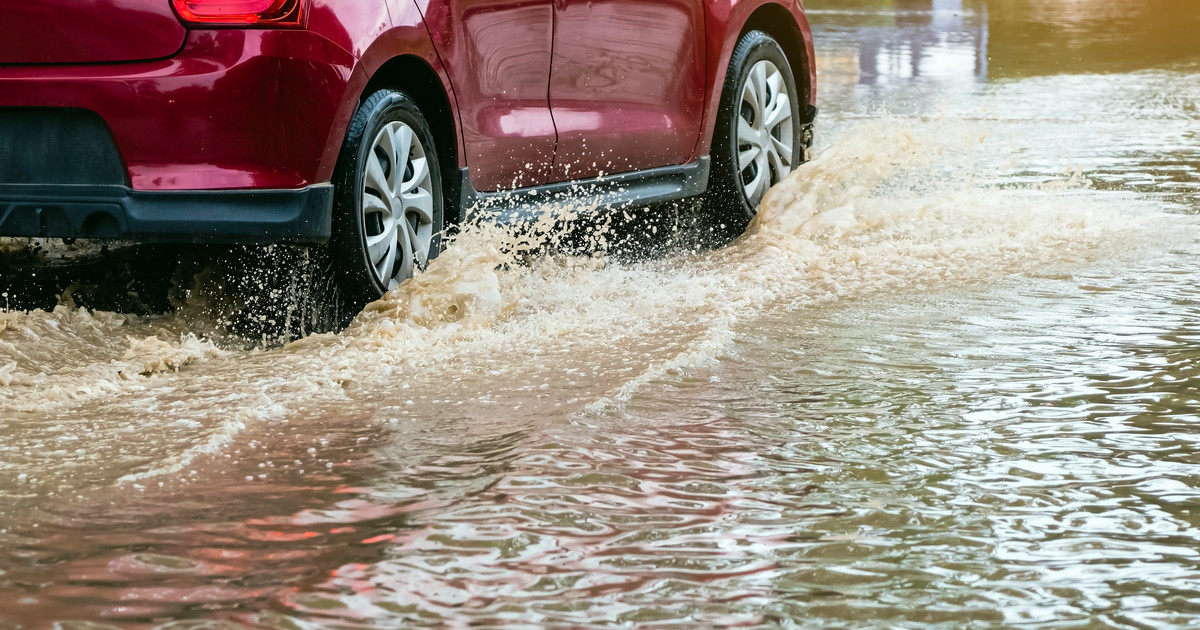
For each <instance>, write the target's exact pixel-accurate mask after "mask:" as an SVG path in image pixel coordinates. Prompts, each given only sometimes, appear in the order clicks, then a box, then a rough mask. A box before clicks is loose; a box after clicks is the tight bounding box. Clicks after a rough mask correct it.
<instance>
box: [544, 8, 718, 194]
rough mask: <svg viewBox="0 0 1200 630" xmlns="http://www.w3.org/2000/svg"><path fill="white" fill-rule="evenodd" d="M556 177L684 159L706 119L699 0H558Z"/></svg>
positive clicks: (553, 101)
mask: <svg viewBox="0 0 1200 630" xmlns="http://www.w3.org/2000/svg"><path fill="white" fill-rule="evenodd" d="M555 4H556V7H555V28H554V65H553V70H552V72H551V76H550V108H551V112H552V113H553V115H554V123H555V126H556V127H557V129H558V149H557V151H556V153H555V158H554V170H553V173H552V175H551V179H552V180H553V181H563V180H567V179H572V178H576V179H578V178H587V177H593V176H596V175H600V174H604V173H624V172H629V171H636V170H642V169H648V168H655V167H660V166H666V165H675V164H683V163H685V162H688V161H690V160H692V159H693V158H694V157H695V156H694V155H693V150H694V149H695V147H696V141H697V139H698V137H699V135H700V129H701V126H702V124H703V120H704V105H705V99H704V86H705V75H704V68H705V56H704V45H705V38H704V29H705V23H704V4H703V2H702V0H556V3H555Z"/></svg>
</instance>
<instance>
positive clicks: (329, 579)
mask: <svg viewBox="0 0 1200 630" xmlns="http://www.w3.org/2000/svg"><path fill="white" fill-rule="evenodd" d="M807 4H808V5H809V8H810V10H811V11H812V14H811V18H812V21H813V23H814V28H815V32H816V36H817V49H818V55H819V58H820V59H821V61H822V66H821V81H822V85H821V99H822V102H821V112H822V113H821V119H820V121H821V122H820V128H819V144H820V147H819V151H818V158H817V159H816V160H815V161H814V162H813V163H811V164H809V165H806V166H805V167H804V169H803V170H802V171H800V172H799V173H798V175H797V176H796V177H793V178H791V179H789V180H788V181H787V182H785V183H783V184H781V185H780V186H778V187H776V188H775V189H773V190H772V192H771V193H770V194H769V195H768V197H767V199H766V200H765V201H764V204H763V206H762V208H761V210H760V213H759V216H758V218H757V219H756V221H755V224H754V226H753V227H752V229H751V233H750V235H749V236H748V237H747V238H745V239H743V240H741V241H739V242H738V243H736V244H734V245H732V246H730V247H728V248H725V249H723V250H720V251H716V252H687V251H680V252H677V253H675V254H673V255H670V256H667V257H665V258H663V259H661V260H652V261H646V262H642V263H637V264H618V263H615V262H612V261H605V260H602V259H598V258H590V257H570V256H561V255H560V256H547V257H545V258H542V259H540V260H534V261H528V260H526V261H523V262H524V264H516V262H517V261H515V260H514V259H513V258H512V257H509V256H506V255H504V254H503V252H502V251H501V249H500V248H499V247H498V245H499V244H501V243H503V242H504V241H503V235H500V234H497V233H496V232H493V231H489V230H478V231H472V230H467V231H465V232H464V235H463V240H462V241H460V242H459V243H457V245H456V247H455V248H453V249H451V250H449V251H448V252H446V253H445V254H444V255H443V256H441V257H439V259H438V260H437V261H436V262H435V263H434V264H433V265H431V268H430V269H429V271H428V272H427V273H425V274H423V275H422V276H420V277H418V278H417V279H416V280H415V281H414V282H412V283H408V284H406V285H405V286H404V287H403V288H402V289H401V290H399V291H397V292H395V293H394V294H392V295H391V296H389V297H388V298H387V299H385V300H382V301H380V302H378V303H376V304H374V305H372V306H371V307H370V308H369V309H368V311H367V313H365V314H364V315H363V317H362V318H360V320H358V321H357V322H356V324H355V325H354V326H352V327H351V328H350V329H349V330H347V331H345V332H344V333H342V334H339V335H323V336H315V337H312V338H309V339H305V340H303V341H300V342H297V343H293V344H291V345H289V346H287V347H284V348H281V349H276V350H270V351H253V352H247V351H244V350H243V349H239V348H227V347H221V346H220V344H218V343H213V342H212V341H211V340H209V339H205V338H203V334H202V332H203V331H204V330H206V329H208V327H210V326H211V324H212V322H211V321H209V320H206V319H205V318H204V316H203V315H198V314H197V311H198V310H199V309H192V310H189V308H191V307H193V306H195V305H193V304H190V303H189V304H185V307H186V308H184V309H183V310H182V311H181V312H179V313H176V314H172V315H167V316H163V317H150V318H138V317H134V316H131V315H120V314H115V313H103V312H101V313H88V312H83V311H78V310H72V309H69V308H65V307H63V308H59V309H58V310H56V311H55V312H53V313H41V312H34V313H14V312H2V313H0V433H2V434H3V435H4V440H2V441H0V628H3V629H5V630H7V629H9V628H14V629H20V630H33V629H39V630H40V629H41V628H58V629H62V630H82V629H88V630H111V629H112V628H119V629H122V630H150V629H154V630H183V629H189V630H198V629H200V628H204V629H247V628H251V629H271V630H275V629H287V630H296V629H303V630H317V629H325V628H380V627H384V628H409V627H468V626H478V627H501V626H504V627H510V626H511V627H529V628H534V627H559V628H577V627H579V628H585V627H613V626H623V627H624V626H629V627H642V626H645V627H672V628H697V627H700V628H707V627H726V626H730V627H737V626H744V627H784V628H793V627H803V628H829V627H833V628H842V627H846V628H860V627H876V628H945V629H947V630H950V629H958V628H963V627H980V628H1009V627H1037V628H1120V629H1138V630H1141V629H1144V628H1163V627H1194V626H1195V625H1196V622H1197V619H1200V551H1198V550H1197V546H1196V540H1197V538H1198V537H1200V508H1198V506H1200V473H1197V468H1196V465H1197V464H1198V463H1200V439H1198V438H1197V435H1200V434H1198V433H1197V431H1196V428H1197V426H1198V424H1200V414H1198V413H1197V408H1198V406H1200V368H1198V367H1197V366H1198V365H1200V363H1198V362H1200V324H1197V322H1200V289H1197V287H1200V272H1198V271H1197V265H1196V260H1197V259H1200V238H1198V237H1200V223H1197V220H1196V217H1195V215H1196V214H1198V213H1200V143H1198V141H1200V113H1198V112H1200V110H1198V106H1200V65H1197V60H1196V51H1195V50H1191V49H1190V48H1189V47H1188V45H1189V43H1190V44H1194V41H1195V40H1194V39H1189V38H1184V39H1180V33H1181V32H1182V31H1181V29H1188V28H1192V25H1194V22H1195V19H1196V16H1198V15H1200V7H1195V8H1190V9H1189V7H1192V5H1190V4H1188V3H1181V2H1174V3H1169V2H1167V1H1166V0H1148V1H1146V2H1140V3H1135V2H1117V1H1108V0H1091V1H1088V2H1084V1H1081V0H1075V1H1072V0H1045V1H1033V0H1028V1H1026V0H992V1H989V2H986V3H985V2H982V1H971V0H964V1H963V2H961V4H960V3H959V2H957V1H956V0H927V1H925V2H917V1H894V2H888V1H883V0H836V1H835V0H828V1H825V2H820V1H818V0H810V2H808V3H807ZM1166 13H1169V14H1170V15H1171V16H1173V17H1170V18H1169V19H1168V17H1166V16H1165V14H1166ZM1189 37H1190V35H1189ZM1157 39H1163V40H1169V41H1156V40H1157ZM1122 47H1124V49H1125V50H1126V51H1128V50H1131V49H1132V50H1137V51H1142V52H1144V54H1138V55H1133V54H1129V53H1128V52H1127V53H1125V54H1123V55H1116V53H1114V51H1116V50H1120V49H1122ZM1083 53H1087V54H1083ZM1114 55H1115V56H1114ZM1084 57H1087V58H1086V59H1084Z"/></svg>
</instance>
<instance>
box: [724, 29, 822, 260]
mask: <svg viewBox="0 0 1200 630" xmlns="http://www.w3.org/2000/svg"><path fill="white" fill-rule="evenodd" d="M797 94H798V92H797V90H796V79H795V77H794V75H793V74H792V68H791V66H790V65H789V64H788V61H787V57H786V56H785V55H784V53H783V48H781V47H780V46H779V43H778V42H776V41H775V40H774V39H773V38H772V37H771V36H770V35H767V34H766V33H764V32H762V31H749V32H747V33H746V34H745V35H742V37H741V39H740V40H738V43H737V46H735V47H734V49H733V55H732V56H731V57H730V59H729V70H728V72H727V73H726V75H725V85H724V87H723V88H722V91H721V102H720V106H719V109H718V111H717V127H716V131H715V133H714V134H713V141H712V151H711V154H712V170H711V172H710V174H709V192H708V195H707V197H706V199H705V214H706V215H707V217H708V218H709V220H711V221H712V222H713V230H714V232H715V233H717V235H718V236H719V237H720V238H722V239H723V240H729V239H732V238H735V237H737V236H738V235H740V234H741V233H742V232H743V231H745V229H746V226H747V225H748V224H749V223H750V219H752V218H753V217H754V214H755V213H756V212H757V211H758V204H759V202H760V201H762V198H763V195H765V194H766V192H767V189H769V188H770V187H771V186H773V185H775V184H777V183H779V182H780V181H781V180H782V179H783V178H784V177H786V176H787V174H788V173H790V172H791V171H792V169H794V168H796V167H797V166H799V165H800V163H801V162H802V161H803V156H804V147H803V145H802V143H801V133H802V129H803V124H802V123H801V120H800V103H799V100H798V97H797ZM764 96H765V98H764ZM784 97H786V99H787V102H786V103H783V102H782V99H783V98H784ZM756 98H757V99H759V101H758V102H756V101H755V100H754V99H756ZM762 100H765V101H767V107H766V108H765V111H764V108H763V107H761V105H759V104H758V103H759V102H761V101H762ZM743 123H744V124H743ZM747 127H748V128H749V129H748V130H747ZM750 132H752V133H750ZM753 151H757V153H751V152H753ZM745 158H749V160H748V162H745V166H746V168H741V166H742V164H743V162H741V161H740V160H741V159H745Z"/></svg>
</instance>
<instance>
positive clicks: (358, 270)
mask: <svg viewBox="0 0 1200 630" xmlns="http://www.w3.org/2000/svg"><path fill="white" fill-rule="evenodd" d="M397 175H399V177H396V176H397ZM333 182H334V191H335V192H334V203H333V236H332V238H331V240H330V243H329V255H330V258H331V262H332V264H333V267H334V270H335V272H336V275H337V286H338V288H339V292H340V293H341V295H342V296H343V297H344V299H345V300H347V302H348V304H347V306H349V307H351V310H352V311H353V312H357V311H358V310H360V309H361V308H362V306H363V305H365V304H366V303H367V302H370V301H372V300H376V299H379V298H380V297H382V296H383V295H384V294H385V293H386V292H387V291H389V290H391V289H394V288H395V287H396V286H398V285H399V283H401V282H403V281H404V280H406V279H407V278H409V277H411V276H412V274H413V271H414V270H415V269H418V268H422V267H424V266H425V265H426V264H428V262H429V261H430V260H432V259H433V258H435V257H437V255H438V253H439V252H440V251H441V242H442V228H443V222H444V216H445V212H444V207H443V206H444V203H445V197H444V194H443V190H442V173H441V162H439V161H438V154H437V146H436V145H435V143H434V139H433V132H432V130H431V129H430V127H429V123H428V122H427V121H426V120H425V116H424V115H423V114H422V113H421V110H420V109H418V107H417V105H416V102H415V101H413V100H412V99H411V98H409V97H408V96H407V95H405V94H404V93H403V92H398V91H395V90H390V89H382V90H379V91H377V92H374V93H372V94H371V95H369V96H368V97H367V98H365V99H364V100H363V101H362V103H361V104H359V106H358V110H357V111H356V112H355V113H354V117H353V118H352V119H351V120H350V125H349V128H348V129H347V131H346V140H345V142H344V143H343V145H342V151H341V154H340V155H339V156H338V163H337V166H336V168H335V170H334V177H333Z"/></svg>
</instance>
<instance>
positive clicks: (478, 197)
mask: <svg viewBox="0 0 1200 630" xmlns="http://www.w3.org/2000/svg"><path fill="white" fill-rule="evenodd" d="M708 172H709V157H708V156H707V155H705V156H703V157H701V158H700V159H698V160H696V161H695V162H691V163H688V164H681V165H678V166H666V167H661V168H652V169H647V170H644V171H634V172H630V173H619V174H616V175H605V176H601V177H596V178H592V179H585V180H576V181H569V182H559V183H554V184H546V185H544V186H533V187H529V188H518V189H514V190H507V191H500V192H479V191H478V190H475V188H474V186H472V185H471V179H470V177H468V174H467V169H465V168H464V169H461V170H460V171H459V174H458V177H459V180H460V187H461V188H460V190H461V193H460V194H459V206H460V208H461V212H460V214H459V216H460V217H462V218H463V220H464V223H467V222H475V221H479V222H498V223H501V224H524V223H528V222H530V221H536V220H537V219H539V218H541V217H542V216H544V215H545V214H546V212H547V211H548V210H549V211H550V212H551V213H552V214H553V213H554V212H555V211H562V212H593V211H605V210H619V209H621V208H629V207H640V206H651V205H656V204H661V203H669V202H672V201H680V200H683V199H688V198H690V197H696V196H699V195H702V194H704V192H705V191H707V190H708Z"/></svg>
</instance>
